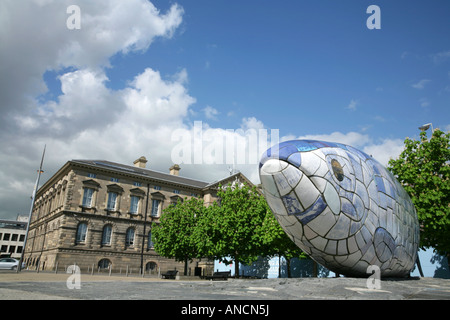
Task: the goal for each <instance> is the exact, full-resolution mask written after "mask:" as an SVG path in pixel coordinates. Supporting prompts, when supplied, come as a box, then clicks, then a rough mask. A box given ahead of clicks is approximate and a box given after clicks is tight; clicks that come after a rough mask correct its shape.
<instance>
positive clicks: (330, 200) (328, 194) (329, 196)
mask: <svg viewBox="0 0 450 320" xmlns="http://www.w3.org/2000/svg"><path fill="white" fill-rule="evenodd" d="M323 196H324V198H325V202H326V203H327V204H328V206H329V207H330V209H331V211H333V213H334V214H339V212H340V211H341V200H340V198H339V196H338V194H337V192H336V189H335V188H334V187H333V186H332V185H331V184H330V183H329V182H327V184H326V187H325V191H324V192H323Z"/></svg>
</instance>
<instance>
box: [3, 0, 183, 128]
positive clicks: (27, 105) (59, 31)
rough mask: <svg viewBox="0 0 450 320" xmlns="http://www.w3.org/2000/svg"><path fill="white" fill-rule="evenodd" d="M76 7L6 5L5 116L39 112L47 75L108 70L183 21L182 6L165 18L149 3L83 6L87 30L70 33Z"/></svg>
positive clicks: (54, 1) (53, 1)
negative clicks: (113, 61) (113, 60)
mask: <svg viewBox="0 0 450 320" xmlns="http://www.w3.org/2000/svg"><path fill="white" fill-rule="evenodd" d="M72 4H73V1H72V0H48V1H37V0H30V1H27V2H26V4H24V3H23V2H18V1H10V0H5V1H1V2H0V14H1V18H0V43H1V46H2V49H1V50H0V61H1V62H2V63H1V64H0V75H1V76H0V96H1V97H2V109H3V110H2V111H3V113H4V114H7V115H8V116H10V115H22V114H23V113H29V112H30V111H32V110H33V109H34V105H35V102H34V100H33V98H34V97H36V96H37V95H39V94H42V93H45V92H46V90H47V88H46V85H45V83H44V81H43V78H42V75H43V74H44V73H45V71H47V70H61V69H62V68H65V67H75V68H76V69H89V70H98V69H99V68H101V67H105V66H108V65H109V59H110V58H111V57H112V56H113V55H114V54H116V53H118V52H123V53H127V52H130V51H144V50H146V49H147V48H148V47H149V46H150V44H151V43H152V42H153V41H154V39H155V38H157V37H171V36H172V35H173V33H174V31H175V30H176V28H177V27H178V26H179V25H180V23H181V21H182V15H183V9H182V8H181V7H180V6H178V5H172V6H171V7H170V9H169V10H168V11H167V12H166V13H161V12H159V11H158V10H157V9H156V8H155V6H153V4H152V3H150V2H148V1H146V0H127V1H122V0H96V1H90V0H79V1H77V5H78V6H79V7H80V9H81V29H80V30H69V29H68V28H67V25H66V20H67V19H68V18H69V17H70V15H68V14H67V13H66V9H67V7H68V6H69V5H72ZM3 119H4V118H3ZM3 119H2V120H3ZM8 120H9V119H8Z"/></svg>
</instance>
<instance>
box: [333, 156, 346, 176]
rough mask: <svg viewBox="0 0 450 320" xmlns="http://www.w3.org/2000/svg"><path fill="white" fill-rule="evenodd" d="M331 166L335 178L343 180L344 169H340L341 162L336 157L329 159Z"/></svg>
mask: <svg viewBox="0 0 450 320" xmlns="http://www.w3.org/2000/svg"><path fill="white" fill-rule="evenodd" d="M331 167H332V168H333V173H334V176H335V177H336V179H338V180H339V181H342V180H344V169H342V166H341V164H340V163H339V161H337V160H336V159H331Z"/></svg>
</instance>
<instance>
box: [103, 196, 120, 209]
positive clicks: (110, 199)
mask: <svg viewBox="0 0 450 320" xmlns="http://www.w3.org/2000/svg"><path fill="white" fill-rule="evenodd" d="M117 195H118V194H117V192H108V205H107V207H106V209H107V210H111V211H114V210H116V200H117Z"/></svg>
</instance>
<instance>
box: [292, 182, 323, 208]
mask: <svg viewBox="0 0 450 320" xmlns="http://www.w3.org/2000/svg"><path fill="white" fill-rule="evenodd" d="M295 193H296V194H297V197H298V199H299V200H300V201H301V203H302V205H303V207H304V208H308V207H309V206H311V205H312V204H313V203H314V202H315V201H316V199H317V197H318V196H319V191H317V189H316V187H315V186H314V185H313V183H312V182H311V180H309V179H301V180H300V182H299V183H298V185H297V187H296V188H295Z"/></svg>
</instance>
